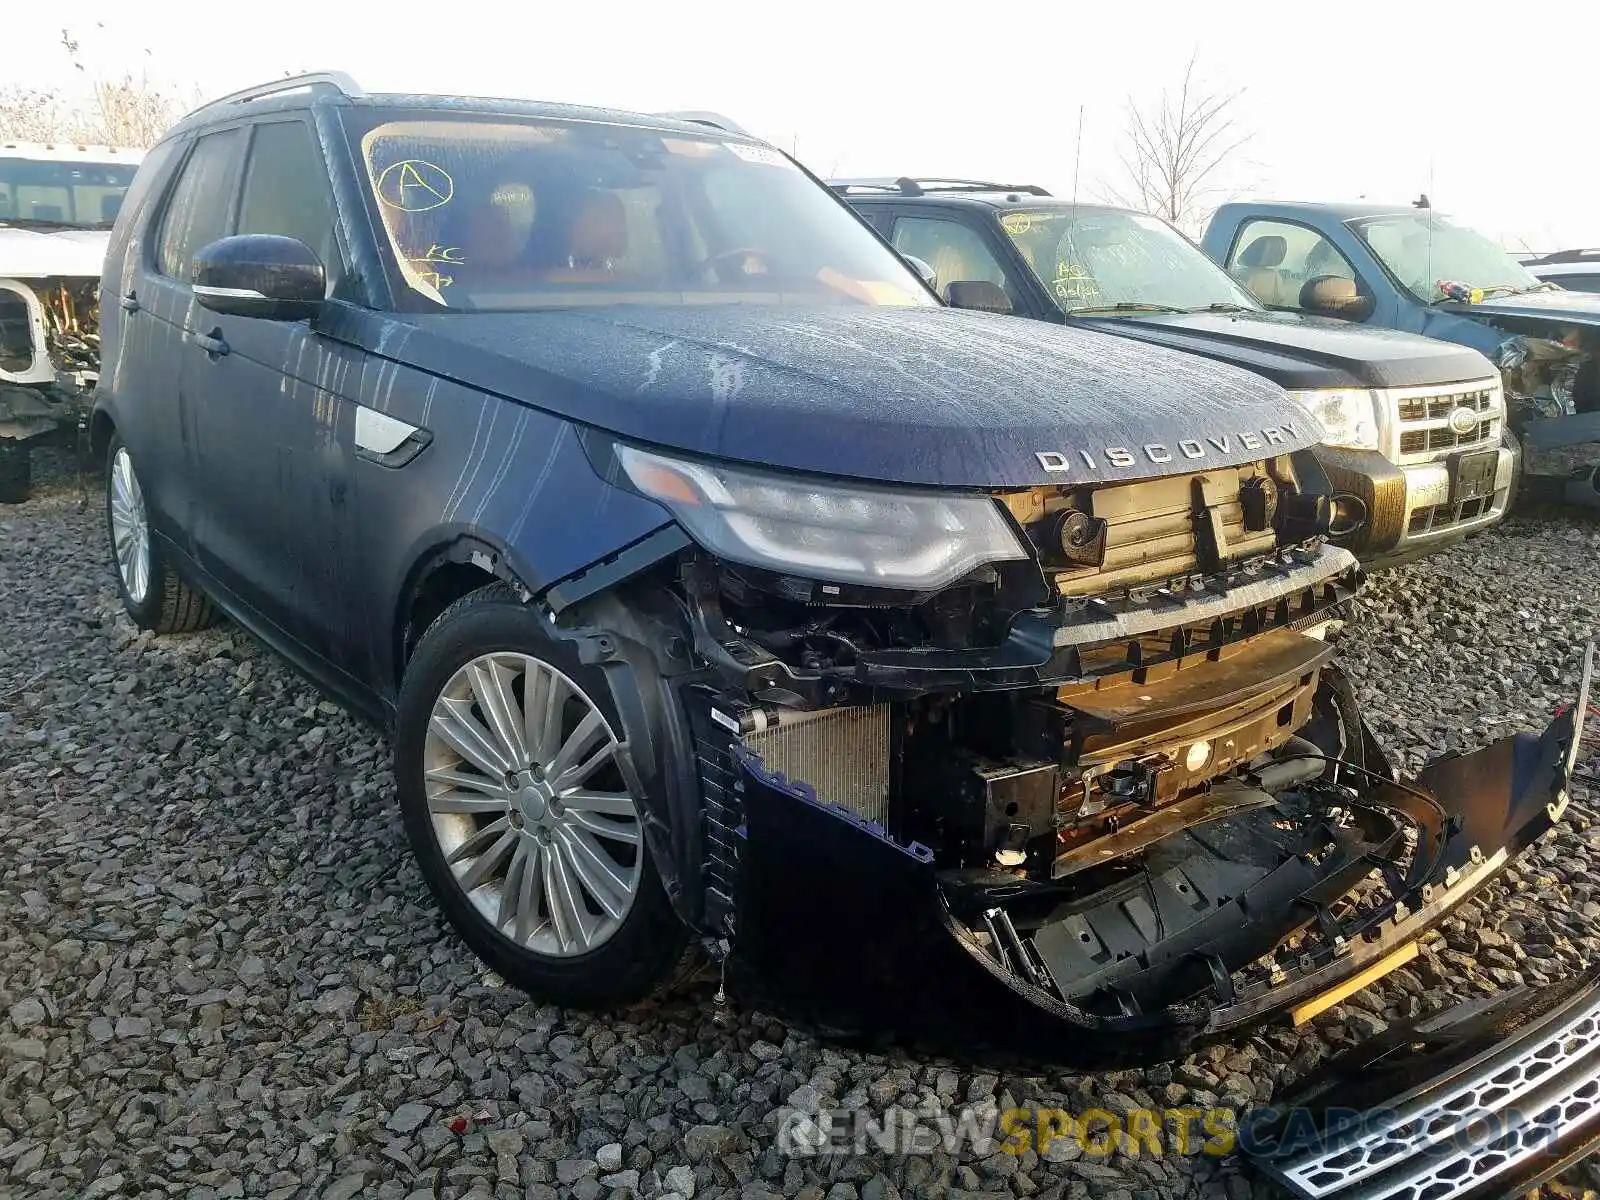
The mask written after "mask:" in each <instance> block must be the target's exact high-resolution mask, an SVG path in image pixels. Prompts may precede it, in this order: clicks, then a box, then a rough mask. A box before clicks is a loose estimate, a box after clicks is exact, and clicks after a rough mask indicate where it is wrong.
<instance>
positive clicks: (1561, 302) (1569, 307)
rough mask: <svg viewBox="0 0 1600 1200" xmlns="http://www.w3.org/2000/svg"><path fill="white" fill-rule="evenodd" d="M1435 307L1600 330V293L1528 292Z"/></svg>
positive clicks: (1470, 313)
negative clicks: (1473, 302)
mask: <svg viewBox="0 0 1600 1200" xmlns="http://www.w3.org/2000/svg"><path fill="white" fill-rule="evenodd" d="M1434 307H1435V308H1439V309H1442V310H1444V311H1445V312H1452V313H1457V314H1459V315H1461V316H1463V317H1520V318H1522V319H1523V320H1529V321H1550V322H1553V323H1557V324H1561V325H1588V326H1591V327H1600V293H1597V292H1569V291H1559V292H1524V293H1523V294H1522V295H1520V296H1487V297H1485V298H1484V299H1483V300H1482V301H1480V302H1479V303H1477V304H1458V303H1454V302H1450V303H1445V304H1436V305H1434Z"/></svg>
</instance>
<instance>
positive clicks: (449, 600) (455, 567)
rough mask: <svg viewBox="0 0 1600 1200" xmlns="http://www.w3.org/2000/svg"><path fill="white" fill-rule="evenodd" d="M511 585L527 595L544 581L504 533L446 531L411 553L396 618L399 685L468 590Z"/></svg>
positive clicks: (396, 680) (394, 645)
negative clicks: (437, 624)
mask: <svg viewBox="0 0 1600 1200" xmlns="http://www.w3.org/2000/svg"><path fill="white" fill-rule="evenodd" d="M497 582H498V583H504V584H507V585H509V586H510V587H511V588H512V589H513V590H514V591H516V592H517V593H518V594H519V595H520V596H521V597H522V598H523V599H524V600H526V599H529V598H531V597H532V596H533V595H534V594H535V592H536V590H537V587H538V582H537V580H536V578H534V577H533V575H532V572H531V571H530V570H528V569H527V567H526V566H524V565H523V564H521V563H518V562H516V561H515V560H514V558H513V556H512V554H511V552H510V550H509V549H508V548H507V547H506V546H505V545H504V544H503V543H501V542H499V541H498V539H496V538H494V537H492V536H491V535H489V534H486V533H484V532H482V531H478V530H453V531H441V532H439V533H437V534H436V535H435V536H434V537H432V538H430V539H427V541H426V542H425V544H424V545H423V546H422V547H421V548H419V549H418V550H416V551H415V552H414V553H413V554H411V555H410V566H409V567H408V568H407V570H406V572H405V575H404V578H403V580H402V583H401V586H400V590H399V597H398V600H397V603H396V607H395V612H394V619H393V622H392V624H391V629H392V631H393V632H392V638H391V642H392V646H391V653H392V654H393V664H394V677H393V681H392V682H393V686H394V687H395V689H396V691H398V689H399V687H400V684H401V681H402V680H403V679H404V677H405V671H406V664H407V663H408V662H410V661H411V656H412V654H413V652H414V651H415V650H416V648H417V643H418V642H419V641H421V640H422V635H423V634H424V633H426V632H427V631H428V627H429V626H430V625H432V624H433V623H434V621H436V620H437V619H438V618H439V615H440V614H441V613H443V612H444V610H445V609H447V608H449V607H450V606H451V605H452V604H454V603H455V602H456V601H457V600H460V599H461V598H462V597H463V596H467V595H470V594H471V593H472V592H475V591H477V590H478V589H479V588H484V587H487V586H489V585H490V584H492V583H497Z"/></svg>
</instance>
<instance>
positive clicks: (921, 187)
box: [828, 175, 1050, 196]
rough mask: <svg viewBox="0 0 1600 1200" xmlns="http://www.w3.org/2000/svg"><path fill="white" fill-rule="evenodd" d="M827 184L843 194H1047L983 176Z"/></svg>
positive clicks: (1031, 186)
mask: <svg viewBox="0 0 1600 1200" xmlns="http://www.w3.org/2000/svg"><path fill="white" fill-rule="evenodd" d="M828 186H829V187H831V188H832V189H833V190H834V191H836V192H838V193H840V194H841V195H843V194H844V193H846V192H849V191H850V190H851V189H852V188H860V189H862V190H864V191H875V192H899V193H900V194H901V195H902V196H925V195H927V194H928V193H929V192H1025V193H1026V194H1027V195H1030V196H1048V195H1049V194H1050V193H1049V192H1047V191H1045V189H1044V188H1042V187H1040V186H1039V185H1038V184H1036V183H989V182H986V181H985V180H982V179H940V178H923V179H918V178H914V177H912V176H910V175H902V176H900V177H899V178H898V179H832V180H829V181H828Z"/></svg>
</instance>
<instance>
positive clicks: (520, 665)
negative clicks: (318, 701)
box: [395, 586, 688, 1007]
mask: <svg viewBox="0 0 1600 1200" xmlns="http://www.w3.org/2000/svg"><path fill="white" fill-rule="evenodd" d="M626 753H627V747H626V745H625V742H624V740H623V736H622V729H621V722H620V718H619V717H618V715H617V710H616V706H615V705H614V704H613V703H612V700H611V695H610V690H609V685H608V683H607V680H606V677H605V675H604V673H603V672H601V671H599V670H597V669H596V668H593V667H589V666H585V665H584V664H583V663H581V662H579V661H578V658H577V655H576V654H575V653H573V651H572V649H571V648H570V647H569V646H567V645H565V644H563V643H561V642H559V641H557V640H555V639H553V638H551V637H550V636H549V635H548V634H547V633H546V632H545V630H544V627H543V625H542V623H541V621H540V620H539V618H538V617H537V616H536V615H535V614H534V613H533V612H531V611H530V610H528V609H527V608H526V607H525V606H524V605H522V604H521V603H519V602H518V601H517V599H516V597H515V596H514V595H513V594H512V593H511V592H510V590H509V589H506V588H504V587H500V586H493V587H489V588H485V589H483V590H481V591H479V592H475V593H473V594H472V595H470V596H468V597H466V598H465V599H463V600H459V601H457V602H456V603H455V604H454V605H452V606H451V607H450V608H448V609H446V610H445V612H444V613H443V614H442V615H441V616H440V617H439V619H438V620H437V621H436V622H435V623H434V624H433V626H432V627H431V628H430V629H429V630H428V632H427V634H426V635H425V636H424V637H423V639H422V641H421V643H420V644H419V645H418V647H417V651H416V654H415V655H414V656H413V658H412V660H411V662H410V664H409V665H408V667H407V670H406V677H405V683H404V686H403V687H402V689H401V695H400V708H399V719H398V722H397V728H396V737H395V776H396V780H397V783H398V785H399V791H400V803H401V810H402V814H403V816H404V820H405V826H406V832H407V835H408V837H409V838H410V841H411V844H412V848H413V850H414V851H415V853H416V855H417V858H418V862H419V863H420V865H421V867H422V871H423V874H424V876H425V877H426V878H427V881H428V884H429V887H430V888H431V889H432V890H433V893H434V895H435V897H436V898H437V900H438V901H439V904H440V906H441V907H442V908H443V909H444V911H445V914H446V915H447V916H448V917H449V919H450V921H451V923H452V924H453V925H454V926H455V927H456V930H457V931H458V932H459V933H460V934H461V936H462V938H463V939H464V940H465V941H466V943H467V944H468V945H469V946H470V947H471V948H472V949H473V950H474V951H475V952H476V953H477V955H478V956H479V957H480V958H481V959H483V960H484V961H485V962H486V963H488V964H489V965H490V966H491V967H493V968H494V969H495V970H496V971H498V972H499V973H500V974H501V975H502V976H503V977H504V978H506V979H507V980H509V981H511V982H512V983H514V984H516V985H518V986H519V987H522V988H524V989H525V990H526V991H528V992H530V993H532V994H534V995H536V996H538V997H540V998H543V999H547V1000H551V1001H554V1002H556V1003H560V1004H566V1005H574V1006H579V1007H608V1006H611V1005H616V1004H622V1003H627V1002H630V1001H633V1000H637V999H640V998H642V997H644V996H646V995H648V994H650V993H651V992H653V991H656V990H658V989H659V988H661V987H662V985H664V984H667V983H669V982H670V981H671V980H672V978H673V977H674V975H675V974H676V970H677V968H678V967H679V965H680V963H682V962H683V960H684V957H685V948H686V946H687V944H688V934H687V931H686V929H685V928H684V926H683V924H682V922H681V921H680V920H679V919H678V917H677V915H676V914H675V913H674V912H673V910H672V907H671V904H670V903H669V901H668V899H667V895H666V892H665V890H664V888H663V887H662V884H661V879H660V876H659V874H658V873H657V870H656V866H655V863H654V861H653V860H652V857H651V853H650V850H649V847H648V844H647V842H646V839H645V831H644V801H643V799H642V797H640V796H639V795H638V794H637V791H638V785H637V783H636V782H630V781H631V780H633V779H634V773H633V772H631V771H629V770H626V769H624V761H623V760H624V757H625V755H626Z"/></svg>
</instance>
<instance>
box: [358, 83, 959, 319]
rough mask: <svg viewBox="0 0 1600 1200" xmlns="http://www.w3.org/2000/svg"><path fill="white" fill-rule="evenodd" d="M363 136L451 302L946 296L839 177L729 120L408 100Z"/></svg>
mask: <svg viewBox="0 0 1600 1200" xmlns="http://www.w3.org/2000/svg"><path fill="white" fill-rule="evenodd" d="M360 154H361V159H362V164H363V167H364V169H365V171H366V175H367V182H368V185H369V186H370V187H371V189H372V194H373V196H374V197H375V199H376V202H377V203H376V208H377V211H378V212H379V213H380V214H381V218H382V222H383V229H384V233H385V234H386V235H387V237H388V240H389V244H390V247H391V248H392V249H393V251H394V254H395V257H396V259H397V260H398V264H399V271H400V274H401V275H402V277H403V278H404V281H405V283H406V285H407V287H408V289H409V291H410V294H411V295H412V296H413V298H420V297H426V298H427V300H428V301H431V302H432V303H434V304H439V305H444V306H445V307H447V308H452V309H472V310H479V311H482V310H511V309H527V308H549V307H571V306H575V305H594V304H626V303H633V304H695V303H716V302H740V303H758V304H860V305H934V304H936V303H937V301H936V300H934V298H933V297H932V296H931V295H930V294H929V293H928V291H927V290H926V289H925V288H924V287H923V286H922V284H921V282H920V281H919V280H918V279H917V278H916V276H915V275H913V274H912V273H911V270H910V268H909V267H908V266H907V265H906V264H905V263H904V262H903V261H901V260H900V258H899V257H898V256H897V255H895V254H894V253H893V251H891V250H889V249H888V248H887V247H885V246H884V245H883V244H882V243H881V242H879V241H878V240H877V239H876V238H875V237H873V236H872V234H871V232H870V231H869V230H868V229H867V228H866V227H865V226H864V225H862V224H861V223H860V222H859V221H858V220H857V219H856V217H854V216H853V215H852V214H851V213H850V212H849V210H848V209H846V208H844V206H842V205H840V204H838V203H836V202H835V200H834V198H833V197H832V196H831V195H829V193H828V191H827V189H825V188H823V187H821V186H819V185H818V184H816V183H814V182H813V181H812V180H811V179H810V178H808V177H807V176H806V175H805V174H804V173H803V172H802V171H801V170H799V168H797V167H796V166H795V165H794V164H793V163H791V162H790V161H789V160H788V159H786V158H785V157H784V156H783V155H781V154H779V153H777V152H776V151H774V150H771V149H768V148H766V147H763V146H757V145H753V144H751V143H749V142H745V141H741V140H737V139H734V138H730V137H729V136H727V135H726V134H718V133H713V132H707V133H706V134H704V135H701V134H698V133H676V132H663V131H661V130H659V129H643V128H636V127H633V126H628V125H612V124H600V123H596V122H592V121H555V120H543V119H539V120H518V119H516V118H512V117H505V116H499V115H496V116H492V117H491V116H483V117H472V116H458V115H454V114H450V115H445V114H438V115H436V114H432V113H428V114H416V115H415V116H413V115H411V114H405V115H400V114H395V115H392V116H391V117H388V118H381V119H380V123H379V124H377V125H376V126H375V127H374V128H371V129H369V130H368V131H367V132H366V133H365V134H364V136H362V138H361V141H360Z"/></svg>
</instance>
